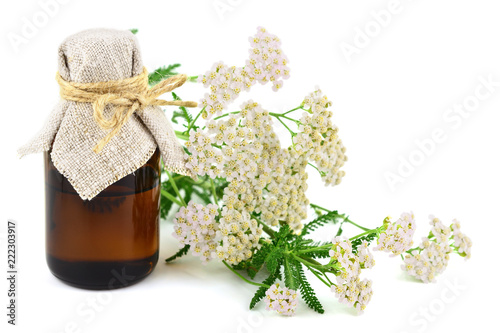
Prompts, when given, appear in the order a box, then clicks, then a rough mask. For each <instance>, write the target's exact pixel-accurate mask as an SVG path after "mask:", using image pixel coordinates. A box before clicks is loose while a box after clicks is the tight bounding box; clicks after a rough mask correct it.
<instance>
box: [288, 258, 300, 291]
mask: <svg viewBox="0 0 500 333" xmlns="http://www.w3.org/2000/svg"><path fill="white" fill-rule="evenodd" d="M296 264H300V263H298V262H297V261H295V260H293V259H290V258H285V265H284V267H285V286H286V287H287V288H289V289H293V290H297V281H298V278H299V277H298V272H297V268H296Z"/></svg>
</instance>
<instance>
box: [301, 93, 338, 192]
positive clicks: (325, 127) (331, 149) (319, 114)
mask: <svg viewBox="0 0 500 333" xmlns="http://www.w3.org/2000/svg"><path fill="white" fill-rule="evenodd" d="M331 105H332V102H331V101H330V100H328V98H327V97H326V95H323V93H322V92H321V90H320V89H317V90H316V91H314V92H313V93H311V94H309V95H307V96H306V97H305V98H304V101H303V107H304V108H308V109H309V112H304V113H303V116H302V118H300V123H301V125H300V126H299V131H300V132H299V133H298V134H297V135H296V136H295V137H294V148H295V150H296V151H297V152H298V153H299V154H305V156H306V158H307V160H309V161H311V162H312V163H314V164H315V165H316V167H317V168H318V170H319V172H320V173H321V176H322V177H321V178H322V180H323V181H324V182H325V184H326V185H338V184H340V182H341V180H342V177H344V175H345V172H344V171H342V170H340V168H341V167H342V166H343V165H344V163H345V162H346V161H347V156H346V155H345V147H344V145H343V144H342V140H340V138H339V137H338V135H337V132H338V128H337V126H335V125H333V123H332V120H331V117H332V111H329V110H327V108H328V107H329V106H331Z"/></svg>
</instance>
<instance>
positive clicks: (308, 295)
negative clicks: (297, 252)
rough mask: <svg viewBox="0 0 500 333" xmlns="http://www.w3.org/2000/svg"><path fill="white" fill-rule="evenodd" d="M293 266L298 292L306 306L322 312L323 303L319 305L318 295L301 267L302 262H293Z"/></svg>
mask: <svg viewBox="0 0 500 333" xmlns="http://www.w3.org/2000/svg"><path fill="white" fill-rule="evenodd" d="M294 266H295V270H296V273H297V282H298V285H299V289H300V294H301V295H302V298H303V299H304V301H305V302H306V304H307V306H308V307H310V308H311V309H313V310H314V311H316V312H318V313H324V312H325V310H324V309H323V305H321V302H320V301H319V299H318V297H316V293H315V292H314V289H313V288H312V287H311V285H310V284H309V282H308V281H307V278H306V275H305V274H304V269H303V268H302V264H301V263H300V262H295V263H294Z"/></svg>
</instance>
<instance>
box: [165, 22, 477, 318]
mask: <svg viewBox="0 0 500 333" xmlns="http://www.w3.org/2000/svg"><path fill="white" fill-rule="evenodd" d="M250 44H251V49H250V56H249V59H248V60H247V61H246V63H245V66H244V67H235V66H232V67H230V66H227V65H226V64H224V63H223V62H219V63H216V64H214V65H213V67H212V68H211V69H210V71H208V72H206V73H205V75H201V76H199V78H198V80H199V81H200V82H201V83H203V84H204V86H205V87H207V88H209V90H210V91H209V92H208V93H207V94H205V96H204V98H203V99H202V100H201V105H202V109H201V110H199V113H198V115H196V117H193V116H191V115H190V114H189V112H188V111H187V110H186V109H182V108H181V110H180V111H177V112H176V113H175V115H174V118H173V119H177V118H178V117H181V118H183V119H185V120H186V122H187V124H186V125H185V128H186V129H185V131H183V132H176V133H177V136H178V137H179V138H182V139H183V140H186V141H185V145H184V146H185V149H186V154H185V156H184V159H185V166H186V168H187V169H189V170H190V171H191V174H193V175H196V176H200V177H201V178H202V180H201V181H200V180H199V179H198V180H193V179H190V178H189V177H188V176H185V177H184V176H180V177H179V176H176V177H174V178H171V179H170V183H171V184H170V186H171V190H173V191H174V192H175V194H176V196H177V197H178V198H180V200H177V199H176V198H174V197H172V194H171V192H172V191H170V189H169V191H168V192H167V191H162V194H163V195H164V196H166V197H167V198H169V199H171V200H172V201H173V202H175V203H177V204H178V205H185V204H184V202H185V201H188V200H187V199H185V200H184V199H182V197H181V194H180V192H179V189H178V187H177V186H175V182H176V180H175V179H179V183H180V184H182V186H179V187H181V188H183V189H184V190H185V193H186V194H185V195H186V197H189V198H190V199H191V198H193V196H192V195H193V194H194V195H196V197H195V198H196V199H199V200H202V201H203V202H204V203H205V204H206V205H202V204H197V203H195V202H194V201H190V202H189V203H188V205H185V207H181V208H180V210H179V212H178V213H177V214H176V215H175V219H174V233H173V235H174V237H175V238H177V239H178V240H179V242H180V245H181V247H182V249H181V250H179V251H178V252H177V253H176V254H175V255H174V256H172V257H170V258H168V259H167V262H168V261H171V260H173V259H175V258H177V257H180V256H182V255H184V254H186V252H188V249H189V250H190V251H191V253H192V254H193V255H195V256H198V257H200V259H201V261H202V263H207V262H208V261H211V260H215V261H222V262H223V263H224V265H225V266H226V267H227V268H228V269H230V270H231V271H233V272H234V273H235V274H236V275H237V276H239V277H240V278H241V279H242V280H244V281H246V282H248V283H250V284H252V285H257V286H259V288H258V290H257V291H256V293H255V295H254V297H253V298H252V301H251V303H250V308H253V307H255V306H256V304H257V303H258V302H259V301H261V300H264V302H265V303H266V308H267V309H268V310H273V311H276V312H278V313H280V314H282V315H287V316H290V315H293V314H294V313H295V309H296V307H297V304H298V293H297V291H296V290H300V292H301V295H302V298H303V299H304V301H305V303H306V304H307V305H308V306H309V307H310V308H312V309H313V310H315V311H317V312H319V313H323V312H324V309H323V307H322V305H321V303H320V301H319V299H318V297H317V296H316V294H315V291H314V289H313V288H312V287H311V285H310V284H309V282H308V281H307V276H306V274H305V272H306V270H305V269H304V267H305V268H307V269H308V271H310V272H312V273H313V274H314V276H316V277H318V279H319V280H321V282H322V283H324V284H325V285H327V286H328V287H329V288H330V289H331V291H332V292H333V293H334V294H335V296H336V298H338V300H339V302H341V303H343V304H347V305H348V306H351V307H353V308H355V309H357V311H358V313H362V312H363V311H364V310H365V308H366V306H367V305H368V304H369V302H370V300H371V297H372V295H373V291H372V281H371V280H368V279H366V278H365V279H362V278H361V272H362V270H363V269H370V268H372V267H373V266H374V265H375V260H374V258H373V255H372V253H371V252H370V248H369V247H370V243H371V242H374V241H376V242H377V245H376V246H375V247H374V248H373V249H374V250H375V251H384V252H387V253H390V255H391V256H396V255H401V257H402V258H403V261H404V264H403V265H402V268H403V270H405V271H407V272H408V273H409V274H410V275H412V276H415V277H416V278H418V279H420V280H422V281H423V282H426V283H427V282H431V281H434V279H435V276H436V275H437V274H439V273H441V272H443V271H444V269H445V268H446V266H447V264H448V260H449V254H450V253H452V252H455V253H457V254H459V255H460V256H462V257H465V258H466V259H467V258H469V257H470V255H471V246H472V243H471V241H470V239H469V238H468V237H467V236H465V235H464V234H463V233H462V232H461V230H460V223H459V222H458V221H456V220H453V223H452V224H451V226H450V227H446V226H445V225H443V224H442V222H441V221H440V220H439V219H437V218H435V217H434V216H431V217H430V219H431V225H432V229H431V231H430V233H429V234H428V236H427V237H425V238H423V240H422V243H421V244H420V245H419V246H418V247H416V248H411V247H412V246H413V235H414V233H415V226H416V224H415V218H414V215H413V213H411V212H410V213H403V214H401V216H400V217H399V218H398V219H397V220H396V221H395V222H391V221H390V218H386V219H385V220H384V222H383V225H382V226H380V227H378V228H375V229H368V228H365V227H362V226H360V225H358V224H357V223H355V222H353V221H351V220H350V219H349V218H348V217H347V216H346V215H343V214H339V213H338V212H337V211H333V210H329V209H327V208H323V207H320V206H318V205H315V204H310V202H309V199H308V198H307V196H306V191H307V188H308V184H307V180H308V173H307V168H308V165H309V166H312V167H314V168H315V169H316V170H317V171H318V172H319V173H320V175H321V178H322V181H323V182H324V183H325V185H332V186H334V185H338V184H339V183H340V182H341V180H342V178H343V177H344V175H345V172H344V171H342V170H341V168H342V167H343V165H344V163H345V162H346V161H347V156H346V155H345V147H344V145H343V143H342V141H341V140H340V138H339V136H338V129H337V127H336V126H335V125H334V124H333V122H332V115H333V113H332V112H331V111H330V110H329V108H330V107H331V106H332V102H331V101H330V100H329V99H328V98H327V97H326V96H325V95H323V93H322V92H321V90H320V89H316V90H315V91H314V92H312V93H310V94H308V95H307V96H306V97H305V98H304V99H303V100H302V103H301V104H300V105H299V106H297V107H295V108H293V109H291V110H289V111H286V112H283V113H273V112H269V111H267V110H265V109H264V108H263V107H262V106H261V105H259V104H258V103H256V102H254V101H253V100H249V101H246V102H244V103H242V104H241V106H240V109H239V110H238V111H233V112H228V111H226V112H225V113H223V111H224V110H226V109H227V108H228V105H229V104H230V103H231V102H233V101H234V100H235V99H236V98H237V97H238V96H239V94H240V93H241V92H242V91H248V90H249V89H250V88H251V87H252V86H253V85H254V84H255V83H256V82H260V83H261V84H266V83H268V82H272V83H273V89H274V90H278V89H279V88H280V87H281V86H282V84H283V81H282V80H283V79H287V78H288V77H289V71H290V69H289V68H288V67H287V63H288V59H287V58H286V56H285V55H284V54H283V51H282V50H281V42H280V40H279V38H278V37H276V36H274V35H271V34H269V33H267V32H266V31H265V29H263V28H258V32H257V34H256V35H255V36H253V37H250ZM295 111H297V112H302V111H303V112H302V116H301V117H300V119H296V118H293V116H292V112H295ZM200 116H202V118H204V120H203V124H202V125H200V124H199V123H196V122H197V120H198V119H199V117H200ZM275 122H279V123H280V125H282V126H283V127H285V128H286V129H287V130H288V132H289V133H290V135H291V139H292V145H291V146H289V147H282V146H281V142H280V139H279V137H278V135H277V133H276V132H275V130H274V123H275ZM287 123H288V124H290V123H291V124H293V125H295V126H296V127H295V128H294V130H292V129H291V128H290V127H289V126H288V125H287ZM295 131H297V132H295ZM210 202H214V203H215V204H211V203H210ZM310 207H311V208H314V211H315V213H316V215H317V216H316V218H315V219H313V220H311V221H310V222H307V223H304V220H305V219H306V218H307V211H308V209H309V208H310ZM168 209H170V208H168ZM168 209H166V211H167V213H168ZM162 214H165V215H166V213H164V212H163V209H162ZM338 222H341V223H340V226H339V229H338V231H337V236H336V237H334V238H333V240H332V241H331V243H330V242H327V243H324V244H320V243H318V242H315V241H314V240H313V239H309V238H306V237H308V236H307V235H310V233H311V232H312V231H315V230H316V229H317V228H318V227H320V226H322V225H325V224H327V223H331V224H335V223H338ZM344 223H350V224H352V225H353V226H355V227H358V228H360V229H361V230H362V232H360V233H359V234H358V235H357V236H354V237H351V238H347V237H344V236H340V235H341V234H342V233H343V232H344V230H343V228H342V225H343V224H344ZM264 233H265V234H267V236H268V237H265V236H264ZM328 257H329V258H330V260H329V261H328V263H322V262H321V259H324V258H328ZM263 268H266V269H267V273H268V277H267V278H266V279H265V280H263V282H262V283H258V282H256V281H255V280H254V281H250V280H249V279H248V278H250V279H254V278H255V277H256V274H257V273H260V272H262V270H263ZM237 271H246V273H243V274H240V273H239V272H237ZM245 274H246V275H247V276H248V278H247V277H245V276H244V275H245ZM328 275H330V276H331V278H329V276H328ZM280 280H282V281H283V282H284V284H285V286H286V287H281V286H280V285H279V284H278V283H277V282H278V281H280ZM270 285H271V287H269V286H270Z"/></svg>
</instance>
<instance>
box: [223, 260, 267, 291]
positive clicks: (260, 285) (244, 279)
mask: <svg viewBox="0 0 500 333" xmlns="http://www.w3.org/2000/svg"><path fill="white" fill-rule="evenodd" d="M222 262H223V263H224V265H226V267H227V268H229V270H231V271H232V272H233V273H234V274H236V275H237V276H239V278H240V279H242V280H243V281H245V282H246V283H249V284H251V285H254V286H257V287H264V288H270V287H271V286H268V285H267V284H263V283H257V282H253V281H250V280H248V279H247V278H245V277H244V276H243V275H241V274H240V273H238V272H237V271H235V270H234V269H233V268H232V267H231V266H230V265H229V264H228V263H227V262H226V261H225V260H223V261H222Z"/></svg>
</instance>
